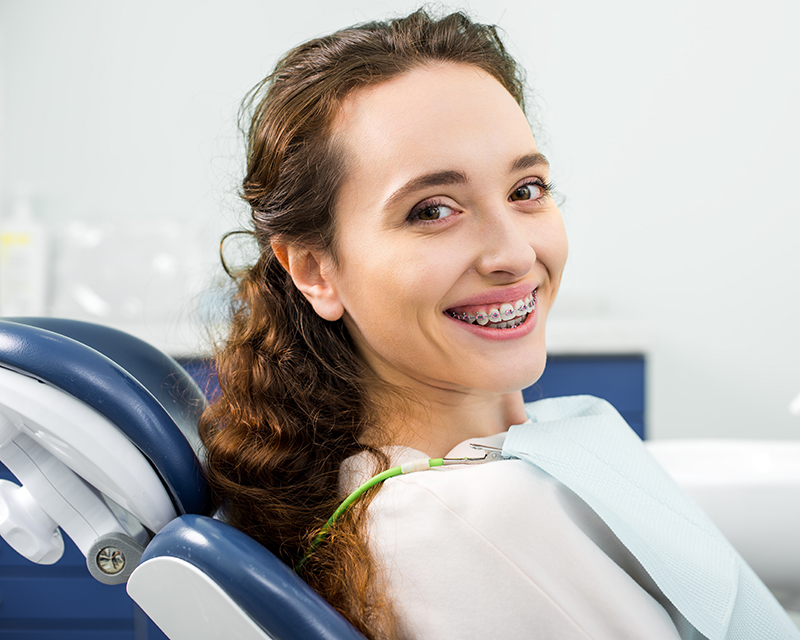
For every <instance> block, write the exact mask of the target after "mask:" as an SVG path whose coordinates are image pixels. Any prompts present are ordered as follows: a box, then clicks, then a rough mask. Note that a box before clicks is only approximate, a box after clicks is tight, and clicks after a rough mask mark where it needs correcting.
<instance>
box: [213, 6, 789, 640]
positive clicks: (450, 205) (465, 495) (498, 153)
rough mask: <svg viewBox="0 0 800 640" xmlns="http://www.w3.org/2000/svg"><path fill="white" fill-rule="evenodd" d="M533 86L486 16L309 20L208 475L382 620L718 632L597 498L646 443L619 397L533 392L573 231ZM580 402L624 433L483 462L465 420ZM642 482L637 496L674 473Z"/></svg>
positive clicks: (331, 590) (308, 573) (262, 202)
mask: <svg viewBox="0 0 800 640" xmlns="http://www.w3.org/2000/svg"><path fill="white" fill-rule="evenodd" d="M522 95H523V92H522V85H521V82H520V80H519V76H518V73H517V69H516V66H515V64H514V62H513V60H511V59H510V58H509V56H508V55H507V53H506V52H505V49H504V48H503V45H502V43H501V41H500V40H499V38H498V36H497V34H496V32H495V30H494V29H493V28H492V27H489V26H485V25H480V24H476V23H474V22H472V21H470V20H469V19H468V18H467V17H465V16H464V15H461V14H452V15H449V16H446V17H444V18H442V19H438V20H437V19H432V18H430V17H429V16H428V15H427V14H426V13H425V12H422V11H418V12H416V13H414V14H412V15H410V16H408V17H406V18H401V19H397V20H393V21H389V22H385V23H370V24H366V25H361V26H357V27H353V28H350V29H345V30H343V31H340V32H337V33H335V34H333V35H331V36H328V37H325V38H320V39H317V40H313V41H311V42H308V43H306V44H303V45H300V46H299V47H297V48H296V49H294V50H292V51H290V52H289V53H288V54H287V55H286V56H285V57H284V58H283V59H282V60H281V61H280V62H279V63H278V66H277V68H276V70H275V71H274V73H273V74H272V75H271V76H269V77H268V78H267V79H266V80H264V81H263V82H262V83H261V84H260V85H258V86H257V87H256V88H255V90H254V91H253V93H252V94H251V96H250V98H249V100H248V101H247V102H246V103H245V114H246V116H247V117H248V118H250V125H249V129H248V131H249V133H248V164H247V175H246V177H245V179H244V182H243V190H242V195H243V197H244V199H245V200H246V201H247V202H248V203H249V204H250V206H251V208H252V223H253V231H252V232H253V233H254V235H255V237H256V238H257V239H258V242H259V246H260V257H259V258H258V261H257V262H256V264H254V265H253V266H252V267H250V268H247V269H245V270H244V271H243V272H242V273H237V274H234V276H235V277H236V279H237V281H238V284H239V289H238V296H237V299H236V301H235V304H234V307H233V321H232V327H231V332H230V335H229V336H228V338H227V341H226V343H225V344H224V345H223V347H222V348H221V350H220V353H219V356H218V360H217V366H218V373H219V379H220V386H221V395H220V396H219V397H218V398H217V399H216V401H215V402H214V403H213V405H212V406H211V407H210V409H209V410H208V411H207V412H206V413H205V414H204V416H203V419H202V424H201V427H202V431H203V438H204V442H205V444H206V446H207V449H208V462H207V474H208V477H209V479H210V482H211V484H212V486H213V487H214V490H215V492H216V497H217V500H218V501H219V504H220V505H221V508H222V514H223V516H224V517H225V518H227V519H228V520H229V521H230V522H231V523H233V524H234V525H236V526H237V527H239V528H241V529H243V530H244V531H245V532H247V533H248V534H250V535H251V536H253V537H254V538H256V539H257V540H259V541H260V542H262V543H263V544H264V545H265V546H267V547H268V548H270V549H271V550H273V551H274V552H275V553H277V554H278V555H279V556H280V557H282V558H283V559H284V560H285V561H286V562H287V563H289V564H291V565H294V566H295V567H297V569H298V571H300V572H301V573H302V575H303V577H304V578H305V579H306V580H308V581H309V583H310V584H311V585H312V586H313V587H314V588H316V589H317V590H318V591H319V592H320V593H322V594H323V595H324V596H325V597H326V598H327V599H328V600H329V601H330V602H331V603H332V604H333V605H334V606H335V607H336V608H337V609H339V610H340V611H341V612H342V613H343V614H344V615H345V616H346V617H347V618H348V619H349V620H350V621H351V622H353V624H355V625H356V626H357V627H358V628H359V629H360V630H361V631H362V632H363V633H364V634H365V635H367V636H368V637H370V638H399V637H404V638H434V637H435V638H448V637H452V638H455V637H457V638H475V639H477V638H490V637H503V638H542V639H553V638H558V639H567V638H575V639H578V638H597V639H599V638H607V639H609V640H611V639H615V640H616V639H619V638H645V637H646V638H649V639H655V640H660V639H668V638H669V639H675V638H679V637H680V638H685V639H688V638H699V637H701V635H700V633H701V631H702V633H703V634H704V636H702V637H706V636H708V637H719V638H723V637H726V636H723V635H714V634H711V635H708V634H707V633H706V630H707V629H711V628H712V627H713V625H711V626H708V625H706V623H705V622H704V620H705V619H704V618H703V615H702V613H701V615H700V617H699V619H698V620H696V619H695V617H694V614H693V613H692V614H691V616H692V617H687V616H689V615H690V614H689V613H687V612H686V611H685V610H683V609H681V608H680V607H679V606H678V605H677V604H676V601H675V598H673V596H672V595H671V594H673V593H675V588H674V584H676V583H675V582H674V581H672V578H671V577H668V578H667V579H665V580H664V581H662V580H661V578H660V577H659V579H656V578H655V577H654V576H656V575H658V576H660V575H662V574H659V573H657V572H653V571H651V568H652V567H651V566H650V565H648V564H645V562H646V561H647V560H646V559H647V557H648V556H647V554H637V553H634V552H633V551H632V549H633V548H635V549H638V550H639V551H641V550H642V548H645V549H646V548H647V547H646V546H645V547H642V544H641V543H640V542H637V543H636V544H633V545H631V544H630V537H627V538H626V537H625V536H622V535H621V533H620V530H618V529H617V528H614V527H613V526H612V525H610V524H607V521H609V522H611V523H612V524H613V523H615V522H617V519H618V518H617V519H615V518H616V516H617V515H618V514H617V511H619V510H620V509H617V510H616V511H611V512H608V511H607V510H606V511H604V510H603V505H602V504H601V505H599V506H598V504H597V500H596V498H597V496H598V495H599V496H602V495H603V492H602V488H603V487H608V486H616V484H615V483H617V481H618V480H619V478H618V476H619V475H620V474H621V472H619V469H621V468H623V467H624V466H625V465H624V464H622V462H623V461H619V460H617V461H612V457H613V456H612V455H611V454H610V453H609V452H607V451H605V452H604V451H603V449H604V448H610V449H611V450H613V449H614V448H615V447H614V443H617V442H620V443H623V442H624V447H623V448H621V449H620V450H625V451H628V450H631V449H632V450H633V451H634V452H635V453H633V454H632V455H630V456H626V461H625V464H628V463H629V464H630V465H631V466H632V467H633V468H634V469H639V470H641V469H645V471H647V470H649V469H651V467H650V466H648V465H652V464H653V463H652V462H651V461H649V459H648V458H647V457H646V453H645V452H644V450H643V449H642V447H641V444H640V443H639V442H638V440H637V439H636V438H635V437H634V438H633V439H634V440H635V443H634V444H630V442H629V441H628V440H626V438H628V436H629V435H630V430H629V429H628V427H627V426H626V425H625V424H624V422H622V421H621V419H620V418H619V416H618V415H617V414H616V412H614V411H613V409H611V408H610V407H607V406H606V405H604V404H603V403H601V402H599V401H595V400H593V399H588V400H587V399H586V398H577V399H563V401H559V402H556V403H552V402H551V403H548V401H543V403H533V404H532V405H527V406H526V405H525V404H524V403H523V399H522V393H521V389H523V388H526V387H528V386H530V385H531V384H532V383H533V382H535V381H536V380H537V379H538V378H539V376H540V375H541V374H542V371H543V369H544V366H545V359H546V356H545V353H546V352H545V324H546V320H547V315H548V312H549V311H550V309H551V307H552V305H553V302H554V300H555V298H556V294H557V292H558V289H559V284H560V282H561V274H562V271H563V269H564V265H565V262H566V259H567V241H566V236H565V232H564V226H563V224H562V220H561V216H560V213H559V211H558V208H557V207H556V205H555V203H554V201H553V199H552V198H551V194H550V192H551V188H552V187H551V183H550V167H549V164H548V162H547V160H546V159H545V157H544V156H543V155H542V154H541V153H540V152H539V150H538V148H537V146H536V141H535V140H534V137H533V135H532V133H531V129H530V126H529V124H528V121H527V119H526V116H525V113H524V110H523V98H522ZM587 420H592V421H593V422H589V423H588V424H594V421H596V422H598V426H599V427H603V428H606V427H609V426H610V428H611V430H610V431H609V432H608V439H607V440H604V438H602V437H600V438H598V437H597V435H596V434H597V432H596V431H592V432H591V433H590V435H591V436H592V437H591V438H586V443H587V444H586V445H585V446H584V445H583V443H582V442H581V440H580V438H576V439H573V440H571V441H570V444H569V446H568V447H567V448H566V449H564V450H559V453H558V455H553V456H549V457H548V456H547V455H545V456H544V458H543V459H540V460H539V461H538V462H537V463H535V466H534V465H531V464H528V463H527V462H525V461H523V460H508V459H506V460H503V461H502V462H498V463H492V464H484V465H479V466H474V465H473V464H472V463H473V462H475V461H477V460H475V459H473V458H475V454H474V452H473V453H470V452H471V449H470V446H471V445H477V446H479V447H483V448H484V449H485V450H488V451H492V452H494V453H492V454H491V455H489V454H487V456H486V457H485V458H480V461H488V460H489V459H490V458H494V459H498V460H500V459H502V458H504V457H506V458H507V457H509V456H504V455H501V454H500V453H499V451H500V450H501V449H502V447H503V446H504V442H506V440H508V441H514V442H520V438H519V437H517V436H515V434H519V433H520V432H519V430H518V429H517V430H516V431H514V428H516V426H517V425H521V424H523V423H526V422H530V421H532V422H534V423H538V427H539V428H538V429H534V431H533V435H534V436H536V437H539V436H541V435H542V434H546V433H549V431H548V430H549V429H555V431H554V433H556V436H555V437H556V438H558V437H561V435H563V434H571V433H574V432H580V429H582V428H584V427H585V425H586V424H587V422H586V421H587ZM556 427H558V428H556ZM510 428H512V430H511V432H510V435H509V437H508V438H506V435H507V433H509V429H510ZM525 433H528V432H527V431H526V432H525ZM602 433H603V434H605V432H604V431H603V432H602ZM559 434H561V435H559ZM598 441H600V442H601V443H604V444H600V445H598V444H597V443H598ZM591 442H593V443H594V444H588V443H591ZM544 444H547V442H545V443H544ZM543 450H544V449H543ZM533 453H537V452H536V451H534V452H533ZM612 453H613V451H612ZM587 455H588V456H589V459H590V460H591V461H598V460H599V461H601V462H604V464H606V467H605V468H606V469H607V471H604V472H597V473H596V474H595V475H592V476H591V477H588V479H587V478H581V482H583V483H584V484H581V482H579V483H577V484H575V485H572V484H568V483H567V481H566V480H564V481H563V482H562V481H561V480H560V479H563V478H564V476H563V474H561V473H560V471H559V469H561V467H559V466H558V464H556V466H555V467H554V466H553V461H556V463H558V462H559V460H561V462H565V463H572V461H574V460H581V459H583V458H582V457H581V456H587ZM559 456H561V458H559ZM516 457H521V458H526V459H528V458H531V457H532V454H529V453H523V452H517V456H516ZM420 459H421V460H420ZM431 459H432V460H431ZM394 465H400V466H398V467H395V468H393V469H392V470H390V471H389V472H387V473H385V474H383V475H381V476H380V477H379V480H381V481H382V480H383V479H385V478H386V477H389V476H392V477H391V478H390V479H388V480H386V481H385V483H384V484H382V485H381V484H379V483H378V481H377V480H375V481H371V482H369V483H368V485H367V486H369V487H371V488H370V489H369V490H367V491H366V492H365V490H364V487H362V488H361V489H358V487H359V486H360V485H362V483H364V481H365V480H369V478H370V477H371V476H373V475H375V474H378V473H379V472H384V471H387V469H388V468H389V467H390V466H394ZM573 466H574V464H573ZM579 466H580V465H579ZM432 467H436V469H435V470H433V471H430V472H428V473H414V474H411V475H407V473H408V472H411V471H417V470H422V469H429V468H432ZM595 467H596V468H598V469H600V468H602V467H601V466H597V465H595ZM580 473H581V472H580V469H578V472H577V475H579V476H580ZM631 473H632V474H633V472H631ZM636 473H638V471H637V472H636ZM403 474H406V475H403ZM658 477H660V476H658ZM556 478H560V479H556ZM612 479H613V480H614V482H612V481H611V480H612ZM629 480H630V479H629ZM587 483H588V487H589V491H588V493H586V492H579V491H578V487H584V485H585V484H587ZM629 486H631V487H633V488H637V487H638V489H637V491H639V492H640V493H642V494H644V493H646V492H645V491H644V490H643V489H642V488H641V487H642V486H643V485H641V484H637V482H636V481H633V480H630V482H629ZM595 488H596V489H597V491H596V492H595V491H593V490H594V489H595ZM354 489H355V490H356V491H355V492H354V493H353V494H352V495H353V497H352V499H351V498H348V500H347V501H346V503H345V504H346V505H348V506H349V505H350V503H351V502H353V501H354V500H355V502H354V504H353V506H350V507H349V509H343V508H340V509H338V510H337V506H338V505H339V503H341V502H342V501H343V500H344V499H345V497H346V496H347V495H348V494H350V493H351V491H353V490H354ZM573 489H574V491H573ZM581 491H583V489H581ZM660 492H662V493H663V496H662V495H661V493H660ZM362 493H363V494H364V495H363V497H361V498H360V499H358V500H356V496H361V495H362ZM677 495H679V496H680V495H682V494H677ZM579 496H581V497H579ZM587 496H588V497H587ZM648 496H649V497H647V500H650V501H651V503H652V504H650V503H648V502H647V501H645V503H641V504H640V503H637V508H635V509H633V512H634V514H633V515H634V516H635V515H636V512H637V511H638V512H642V513H649V512H648V511H647V509H646V507H647V506H648V505H649V506H652V507H653V508H654V509H656V508H662V509H663V504H666V503H669V500H668V499H667V498H668V497H672V496H673V489H672V488H670V486H669V485H664V486H661V487H660V488H659V489H658V490H655V491H654V492H653V493H651V494H648ZM584 498H585V499H586V501H584ZM612 498H613V500H611V501H610V502H609V503H608V504H615V505H619V504H620V501H619V499H618V498H619V496H612ZM623 498H624V496H623ZM670 499H671V498H670ZM676 500H677V501H678V504H679V506H680V505H682V504H683V503H682V502H681V500H683V498H681V497H678V498H676ZM642 504H644V507H642ZM624 506H625V500H624V499H623V500H622V507H624ZM335 510H336V513H337V518H338V519H333V518H332V519H331V520H330V521H329V517H330V516H331V514H333V513H334V511H335ZM623 510H624V509H623ZM609 513H610V514H611V515H614V516H615V518H610V517H608V516H609ZM340 514H341V515H340ZM619 517H620V518H621V517H622V516H619ZM623 523H624V525H623V526H622V528H621V531H622V533H624V532H625V531H626V530H628V529H630V530H637V529H636V521H635V517H629V518H628V519H627V520H624V519H623ZM626 527H627V529H626ZM646 528H647V527H646ZM649 528H650V529H652V528H653V527H652V526H650V527H649ZM321 532H322V533H321ZM659 536H660V538H659ZM669 537H670V534H669V531H668V530H666V529H665V532H662V531H656V532H655V538H656V540H655V542H654V543H653V544H654V548H656V549H662V550H663V549H664V548H668V549H670V550H672V549H673V547H672V546H669V545H667V546H666V547H664V546H663V545H662V544H661V543H662V542H669V543H670V544H672V541H671V540H669ZM634 542H636V541H634ZM681 544H684V542H682V541H679V543H678V545H681ZM637 545H638V546H637ZM721 545H722V547H723V548H724V549H726V550H727V549H728V547H727V546H725V545H726V543H724V542H723V543H721ZM687 546H688V543H687ZM309 550H310V551H309ZM671 552H672V551H670V553H671ZM726 552H727V551H726ZM676 555H677V556H679V557H680V556H683V555H686V556H687V557H690V556H689V555H688V553H684V549H683V547H680V546H679V547H678V550H677V552H676ZM667 556H669V554H667ZM643 558H644V559H643ZM712 583H714V584H716V583H720V584H722V585H723V586H725V587H726V588H727V585H728V582H726V581H722V582H720V581H715V580H712ZM679 584H684V583H682V582H681V583H679ZM691 584H700V583H697V582H695V583H691ZM691 584H690V587H691ZM725 593H728V592H727V591H726V592H725ZM678 600H680V598H678ZM770 606H777V605H774V603H773V604H771V605H770ZM770 611H772V610H771V609H770ZM778 611H780V610H779V609H778ZM747 615H749V614H747ZM747 615H744V617H741V616H740V618H741V619H747ZM770 615H772V614H770ZM697 625H699V626H697ZM704 625H706V626H704ZM723 626H724V625H723ZM713 628H714V629H716V627H713ZM730 637H731V638H733V637H737V636H730ZM742 637H745V636H742ZM764 637H767V636H764ZM769 637H773V636H769ZM774 637H794V636H791V635H786V636H777V635H776V636H774Z"/></svg>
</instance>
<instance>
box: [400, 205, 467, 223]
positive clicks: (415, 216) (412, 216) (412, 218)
mask: <svg viewBox="0 0 800 640" xmlns="http://www.w3.org/2000/svg"><path fill="white" fill-rule="evenodd" d="M429 209H452V210H453V211H455V210H454V209H453V207H451V206H450V205H448V204H446V203H444V202H442V201H441V200H426V201H425V202H421V203H420V204H418V205H417V206H415V207H414V208H413V209H411V212H410V213H409V214H408V218H407V220H408V221H409V222H413V223H414V224H436V223H437V222H439V221H440V220H443V219H444V218H448V217H450V215H452V214H449V215H447V216H440V217H438V218H436V219H433V220H425V219H423V218H421V217H419V216H420V214H422V213H424V212H425V211H428V210H429Z"/></svg>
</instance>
